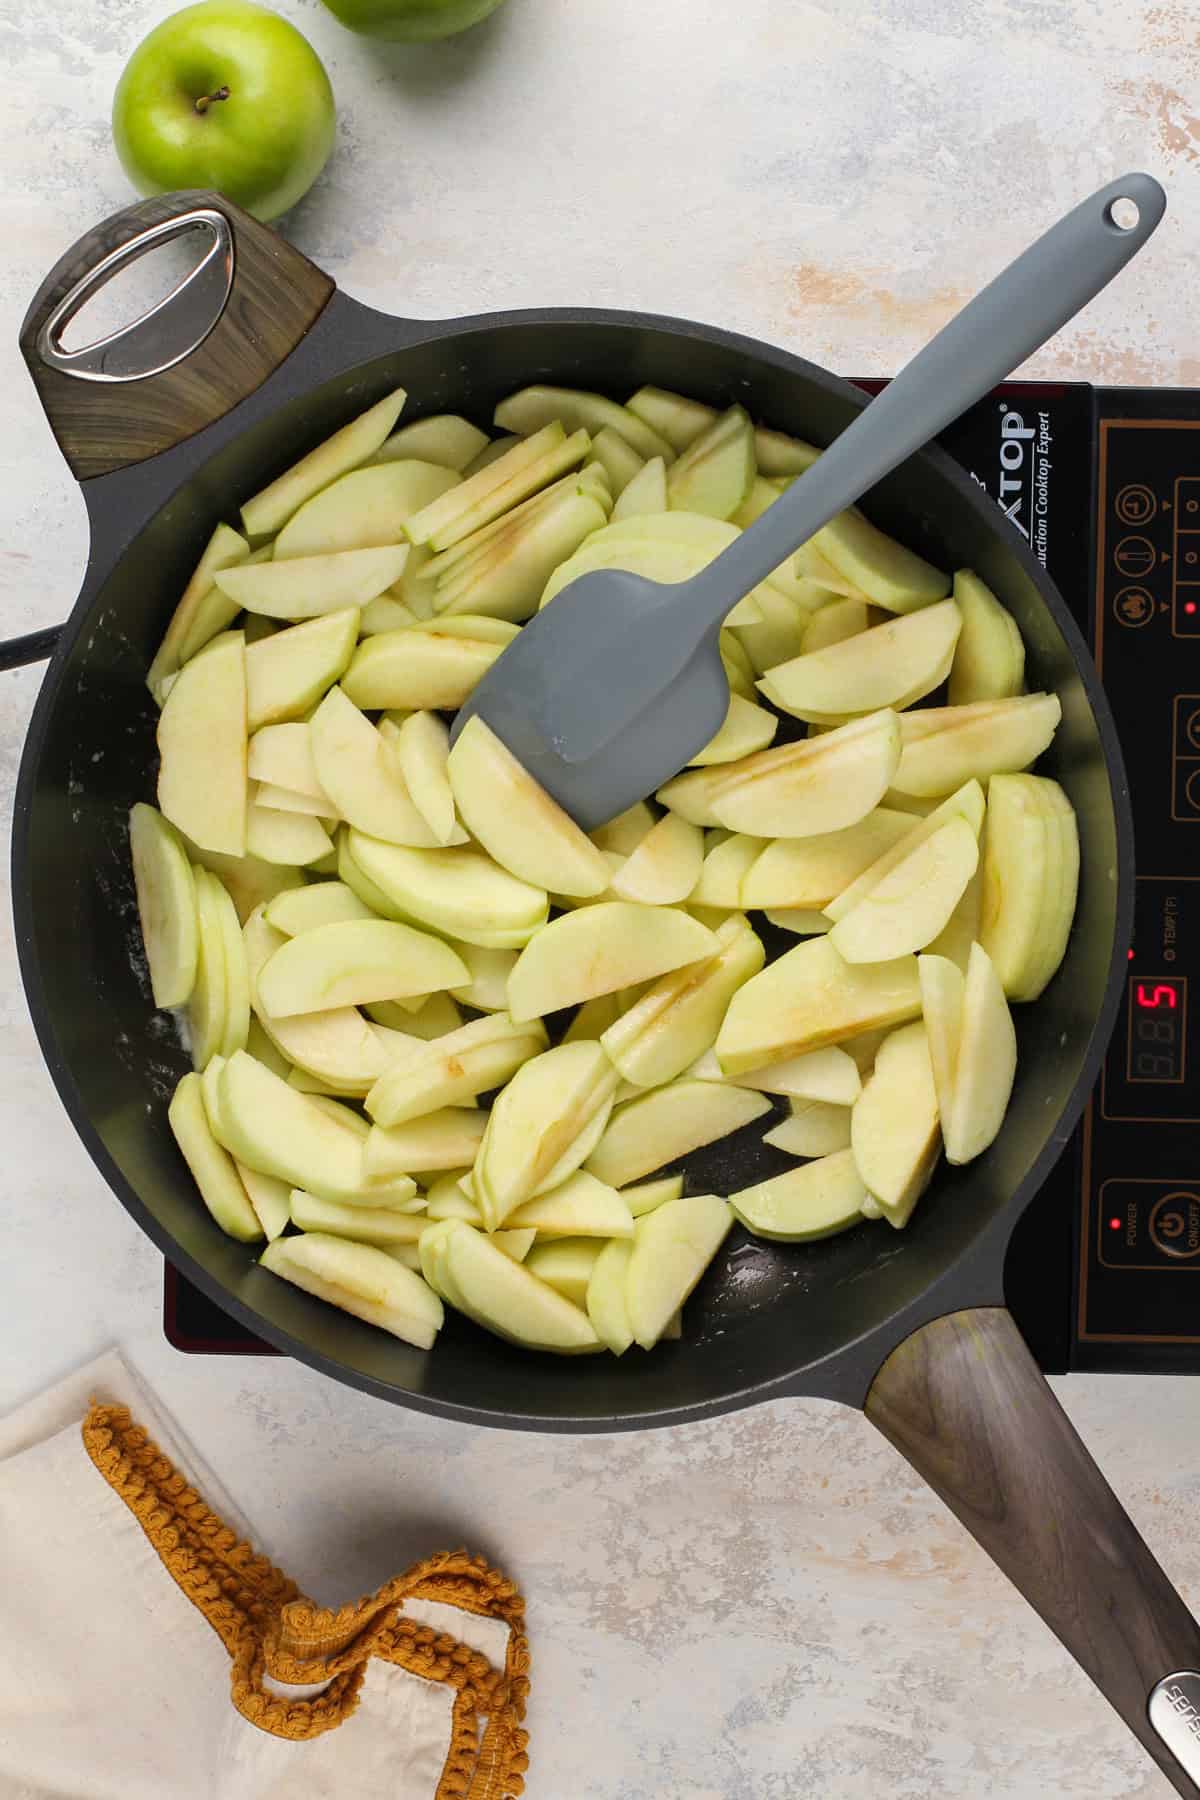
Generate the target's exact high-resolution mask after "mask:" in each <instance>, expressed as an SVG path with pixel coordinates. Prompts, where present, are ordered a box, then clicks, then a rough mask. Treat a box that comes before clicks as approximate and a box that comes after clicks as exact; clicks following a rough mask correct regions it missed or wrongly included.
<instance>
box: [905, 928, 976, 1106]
mask: <svg viewBox="0 0 1200 1800" xmlns="http://www.w3.org/2000/svg"><path fill="white" fill-rule="evenodd" d="M917 975H918V979H919V980H920V983H921V1012H922V1014H923V1016H924V1020H925V1034H926V1038H927V1040H928V1044H929V1061H930V1066H931V1068H932V1070H933V1086H934V1091H935V1093H936V1095H937V1104H938V1112H939V1114H940V1115H941V1117H942V1118H946V1117H948V1116H949V1113H950V1111H951V1102H952V1097H953V1094H954V1082H955V1077H956V1075H957V1072H958V1047H959V1040H960V1038H961V1037H962V1012H963V996H964V990H965V977H964V975H963V971H962V970H961V969H960V968H959V966H958V964H957V963H954V962H951V961H950V960H949V958H948V957H945V956H932V955H927V956H919V957H918V958H917Z"/></svg>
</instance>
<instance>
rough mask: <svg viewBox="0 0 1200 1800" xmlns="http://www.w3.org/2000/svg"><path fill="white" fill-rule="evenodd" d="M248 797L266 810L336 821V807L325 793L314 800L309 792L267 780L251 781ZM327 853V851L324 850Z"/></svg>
mask: <svg viewBox="0 0 1200 1800" xmlns="http://www.w3.org/2000/svg"><path fill="white" fill-rule="evenodd" d="M250 797H251V800H252V801H253V803H254V804H255V805H256V806H257V807H259V808H260V809H265V810H266V811H267V812H294V813H305V814H307V816H308V817H309V818H310V819H318V820H321V821H323V822H324V821H328V822H329V823H330V824H333V823H335V822H336V821H337V818H338V810H337V807H336V806H335V805H334V804H333V802H332V800H330V798H329V796H328V795H326V796H325V798H324V799H323V800H316V799H314V798H313V796H312V795H311V794H298V793H296V792H295V791H294V789H292V788H281V787H275V786H274V785H273V784H272V783H271V782H269V781H255V782H252V783H251V787H250ZM326 854H328V852H326Z"/></svg>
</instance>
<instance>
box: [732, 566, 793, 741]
mask: <svg viewBox="0 0 1200 1800" xmlns="http://www.w3.org/2000/svg"><path fill="white" fill-rule="evenodd" d="M748 598H752V599H753V600H754V601H755V603H756V606H757V610H758V613H759V617H758V619H756V620H743V619H740V618H739V617H738V613H737V609H736V608H735V610H734V611H733V612H731V613H730V614H729V616H728V618H727V620H726V623H727V625H729V626H730V627H731V628H732V629H734V630H736V632H737V636H738V640H739V642H740V643H741V645H742V648H743V649H744V650H745V652H746V655H747V656H748V657H749V659H750V666H751V668H752V669H753V670H754V673H755V674H756V675H759V676H763V677H765V676H766V675H767V673H768V671H773V670H775V669H776V668H786V667H788V666H789V664H790V663H792V662H794V661H795V660H796V659H797V658H798V657H799V656H800V654H801V652H802V650H803V648H804V640H805V636H806V634H807V630H808V621H809V613H808V611H807V610H806V609H805V607H803V606H802V605H800V604H799V602H798V601H796V600H795V599H794V598H793V597H792V596H791V595H790V594H784V593H781V592H780V591H779V590H778V589H777V588H775V587H773V586H772V585H771V583H770V582H769V581H767V582H763V584H762V585H761V586H760V587H757V588H755V590H754V593H753V595H752V596H748ZM743 604H744V603H743ZM759 685H760V687H761V686H762V683H761V682H760V683H759ZM763 692H764V693H765V692H766V689H765V688H764V689H763ZM768 698H770V696H769V695H768ZM785 710H786V709H785Z"/></svg>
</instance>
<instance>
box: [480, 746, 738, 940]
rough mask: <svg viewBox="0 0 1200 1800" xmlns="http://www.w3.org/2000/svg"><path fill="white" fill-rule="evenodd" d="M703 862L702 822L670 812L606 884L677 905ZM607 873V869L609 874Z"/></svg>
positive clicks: (626, 896) (629, 895)
mask: <svg viewBox="0 0 1200 1800" xmlns="http://www.w3.org/2000/svg"><path fill="white" fill-rule="evenodd" d="M467 729H468V730H469V729H470V727H469V726H468V728H467ZM703 862H704V834H703V832H702V831H701V830H700V828H699V826H698V825H690V824H689V823H688V821H687V820H686V819H681V818H680V817H679V816H678V814H676V813H667V814H666V815H665V816H664V817H663V818H661V819H660V820H659V821H658V823H657V825H654V826H653V827H652V828H651V829H650V830H649V831H648V832H647V833H646V835H645V837H644V838H643V839H642V841H641V843H640V844H639V845H638V847H637V849H636V850H634V851H633V852H632V854H631V855H629V856H627V857H626V859H625V861H624V862H623V863H622V864H621V867H620V868H619V869H618V870H617V871H616V872H615V874H613V876H612V879H611V881H607V879H606V885H607V886H609V887H610V888H611V891H612V892H613V893H614V894H615V895H616V896H617V898H618V899H620V900H636V901H640V902H641V903H642V904H643V905H645V906H675V905H677V904H678V903H679V902H680V901H682V900H686V899H687V898H688V896H689V895H690V894H691V892H692V889H693V888H694V887H695V885H696V883H697V882H698V881H699V879H700V871H701V867H702V865H703ZM607 873H608V871H607V869H606V870H605V874H606V878H607ZM550 885H551V886H552V887H553V885H554V884H553V883H551V884H550Z"/></svg>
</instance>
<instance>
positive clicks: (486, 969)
mask: <svg viewBox="0 0 1200 1800" xmlns="http://www.w3.org/2000/svg"><path fill="white" fill-rule="evenodd" d="M454 948H455V950H456V951H457V953H458V955H459V956H460V957H461V958H462V960H463V962H464V963H465V964H466V965H467V968H468V970H469V971H470V975H471V979H470V981H469V982H467V983H466V985H465V986H463V987H456V988H455V990H454V998H455V999H456V1000H460V1001H461V1002H462V1004H463V1005H464V1006H473V1007H475V1008H476V1010H477V1011H479V1012H493V1013H494V1012H506V1011H507V1009H508V978H509V976H510V975H511V974H512V971H513V965H514V964H515V963H516V960H517V952H516V951H515V950H485V949H484V947H483V945H482V944H456V945H455V946H454Z"/></svg>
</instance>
